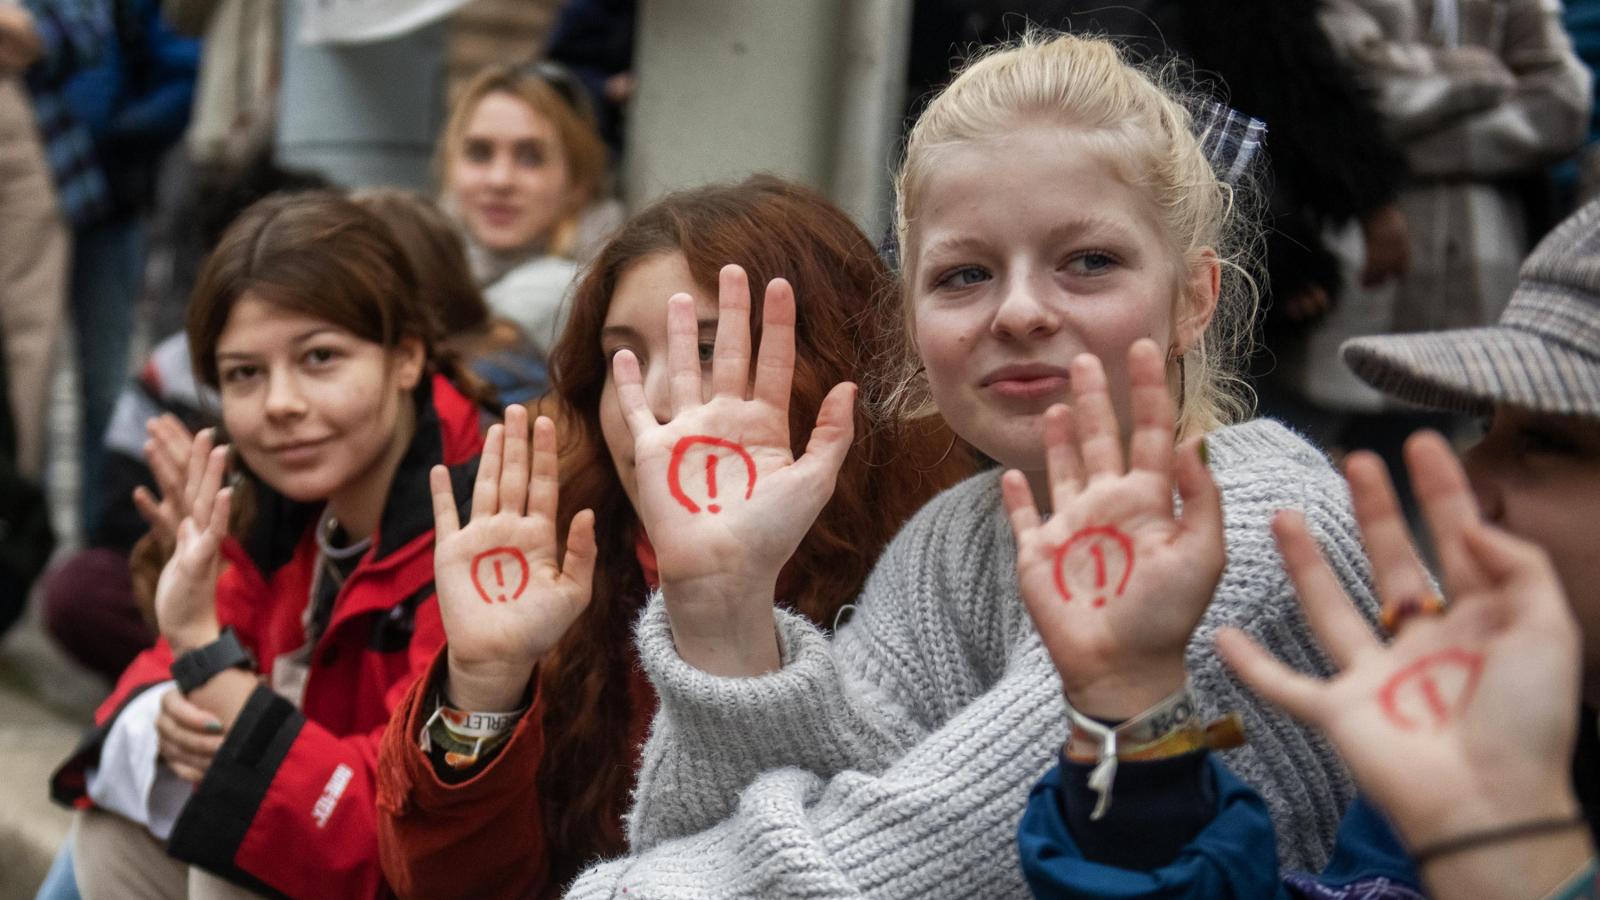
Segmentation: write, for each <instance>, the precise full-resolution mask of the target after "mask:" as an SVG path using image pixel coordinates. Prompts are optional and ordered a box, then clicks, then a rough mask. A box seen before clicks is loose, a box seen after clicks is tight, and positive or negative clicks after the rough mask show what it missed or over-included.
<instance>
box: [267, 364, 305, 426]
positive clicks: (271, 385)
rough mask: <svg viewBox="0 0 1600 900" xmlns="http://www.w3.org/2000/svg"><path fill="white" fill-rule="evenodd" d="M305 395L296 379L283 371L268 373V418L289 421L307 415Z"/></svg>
mask: <svg viewBox="0 0 1600 900" xmlns="http://www.w3.org/2000/svg"><path fill="white" fill-rule="evenodd" d="M305 412H306V400H305V395H304V394H303V393H301V391H300V385H299V383H298V382H297V381H296V379H295V377H294V376H293V375H292V374H290V373H288V372H282V371H269V372H268V373H267V406H266V413H267V417H268V418H270V419H273V420H275V421H287V420H293V419H296V418H299V417H300V416H303V415H305Z"/></svg>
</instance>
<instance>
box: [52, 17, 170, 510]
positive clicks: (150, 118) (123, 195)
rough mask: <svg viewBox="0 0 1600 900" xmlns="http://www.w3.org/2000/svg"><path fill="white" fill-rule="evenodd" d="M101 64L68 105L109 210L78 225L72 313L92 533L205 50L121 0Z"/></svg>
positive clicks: (79, 81) (75, 83) (81, 493)
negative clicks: (150, 254) (158, 216)
mask: <svg viewBox="0 0 1600 900" xmlns="http://www.w3.org/2000/svg"><path fill="white" fill-rule="evenodd" d="M112 25H113V28H112V32H111V39H110V40H108V41H107V42H106V53H105V55H104V57H103V58H102V59H101V61H100V64H99V65H96V66H94V67H92V68H88V69H84V70H82V71H80V72H78V73H77V74H75V75H74V76H73V77H72V79H71V80H70V81H69V82H68V83H67V85H66V89H65V92H64V94H65V97H66V101H67V105H68V107H69V109H70V111H71V113H72V115H73V117H74V118H76V119H77V121H78V122H79V123H81V124H82V125H83V127H84V128H85V129H87V131H88V133H89V136H90V138H91V139H92V140H93V142H94V145H93V151H94V156H93V165H95V166H96V167H97V168H98V169H99V171H100V174H101V177H102V179H103V180H104V183H105V185H106V197H105V200H106V202H105V204H104V206H103V207H102V208H101V209H100V210H99V213H98V214H97V215H94V216H89V217H80V219H79V220H78V221H75V222H74V227H73V234H72V240H73V247H74V254H73V265H72V280H71V294H70V296H71V309H72V326H73V338H74V340H73V345H74V347H75V349H76V360H77V372H78V392H79V397H80V407H81V418H80V420H79V421H80V423H81V424H80V426H79V428H80V431H79V435H78V442H79V456H78V458H79V462H80V466H79V475H78V506H79V514H80V516H81V522H82V529H83V532H84V533H85V534H90V533H92V532H93V531H94V529H95V526H96V524H97V521H96V520H97V519H98V517H99V514H100V510H101V507H102V505H103V492H102V490H101V485H102V474H103V469H104V465H105V454H104V451H103V446H104V441H105V437H106V426H107V424H108V423H109V422H110V420H111V415H112V409H113V407H114V406H115V405H116V402H117V394H118V392H119V391H120V390H121V389H122V386H123V384H124V382H125V381H126V380H127V377H128V354H129V350H130V342H131V339H132V335H133V330H134V328H133V324H134V322H133V307H134V303H135V302H136V301H137V300H138V299H139V296H140V294H141V293H142V286H143V276H144V266H145V257H146V250H147V247H146V241H145V231H144V218H145V216H146V215H147V214H148V213H149V212H150V210H151V209H153V208H154V205H155V193H156V175H157V171H158V169H159V168H160V165H161V160H162V158H163V157H164V156H165V154H166V151H167V150H168V149H169V148H171V147H172V146H173V145H174V144H176V143H177V142H178V140H179V139H180V138H181V137H182V136H183V133H184V130H185V129H186V128H187V126H188V124H189V110H190V107H191V105H192V104H193V102H194V82H195V74H196V72H197V71H198V68H199V62H200V42H199V41H197V40H195V39H193V38H186V37H183V36H181V35H179V34H178V33H177V32H175V31H173V30H172V28H171V27H170V26H169V25H168V24H167V23H166V22H165V21H164V20H163V18H162V13H161V4H160V3H159V2H158V0H118V2H116V3H114V4H113V5H112Z"/></svg>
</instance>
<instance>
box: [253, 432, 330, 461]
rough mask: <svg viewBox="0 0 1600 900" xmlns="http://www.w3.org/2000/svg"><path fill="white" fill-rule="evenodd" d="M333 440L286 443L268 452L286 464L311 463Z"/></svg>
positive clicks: (277, 445) (276, 445)
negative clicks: (324, 446)
mask: <svg viewBox="0 0 1600 900" xmlns="http://www.w3.org/2000/svg"><path fill="white" fill-rule="evenodd" d="M330 440H332V439H331V438H317V439H315V440H307V441H286V442H284V443H282V444H273V445H271V446H269V447H267V448H266V451H267V452H268V453H270V454H272V455H273V456H275V457H277V458H278V459H279V460H281V461H282V462H284V463H286V464H290V465H293V464H294V463H298V462H309V461H310V460H312V459H313V458H315V457H316V455H317V453H318V451H320V450H321V449H322V447H323V445H325V444H327V443H328V441H330Z"/></svg>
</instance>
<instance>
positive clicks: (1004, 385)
mask: <svg viewBox="0 0 1600 900" xmlns="http://www.w3.org/2000/svg"><path fill="white" fill-rule="evenodd" d="M1068 379H1069V372H1068V370H1067V369H1066V368H1064V367H1062V366H1050V365H1043V364H1028V365H1018V366H1004V367H1002V368H999V369H995V370H994V371H993V372H990V373H989V374H988V375H985V376H984V377H983V380H982V381H980V382H979V386H980V387H982V388H985V389H987V390H988V391H990V392H992V393H994V394H997V395H999V396H1001V397H1004V398H1007V399H1011V400H1035V399H1038V398H1040V397H1047V396H1051V395H1054V394H1058V393H1060V392H1061V391H1063V390H1065V389H1066V387H1067V384H1068Z"/></svg>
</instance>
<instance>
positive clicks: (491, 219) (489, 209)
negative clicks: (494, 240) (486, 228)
mask: <svg viewBox="0 0 1600 900" xmlns="http://www.w3.org/2000/svg"><path fill="white" fill-rule="evenodd" d="M478 215H480V216H482V217H483V220H484V221H485V222H487V223H488V224H490V225H492V226H494V227H496V228H505V227H507V226H510V225H514V224H516V222H517V219H519V218H520V217H521V216H522V210H521V209H518V208H517V207H515V206H500V205H486V206H480V207H478Z"/></svg>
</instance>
